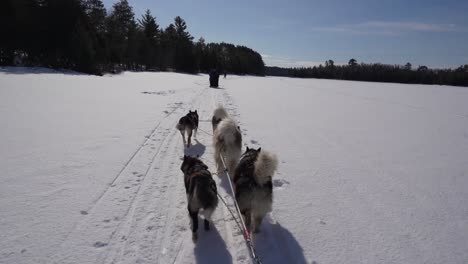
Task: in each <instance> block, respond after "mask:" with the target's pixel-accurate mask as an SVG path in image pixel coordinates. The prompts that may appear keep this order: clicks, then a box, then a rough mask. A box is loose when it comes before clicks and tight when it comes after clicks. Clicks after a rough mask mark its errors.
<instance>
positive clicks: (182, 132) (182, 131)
mask: <svg viewBox="0 0 468 264" xmlns="http://www.w3.org/2000/svg"><path fill="white" fill-rule="evenodd" d="M180 134H181V135H182V141H183V142H184V147H185V131H184V130H183V129H181V130H180Z"/></svg>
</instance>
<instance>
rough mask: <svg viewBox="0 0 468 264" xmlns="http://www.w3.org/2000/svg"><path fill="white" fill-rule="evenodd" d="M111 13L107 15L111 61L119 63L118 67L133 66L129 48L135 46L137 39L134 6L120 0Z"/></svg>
mask: <svg viewBox="0 0 468 264" xmlns="http://www.w3.org/2000/svg"><path fill="white" fill-rule="evenodd" d="M112 8H113V9H112V12H111V14H110V15H109V16H108V17H107V23H106V24H107V25H106V27H107V43H108V49H109V53H110V61H111V63H113V64H117V69H116V70H120V69H121V68H128V67H131V64H132V63H131V61H130V57H131V56H132V54H131V52H130V50H129V48H133V47H134V46H136V45H135V43H132V42H133V41H136V37H135V36H136V34H135V32H136V30H135V28H136V23H135V19H134V14H133V10H132V7H131V6H130V5H129V4H128V1H127V0H120V1H119V2H117V3H115V4H114V5H113V7H112Z"/></svg>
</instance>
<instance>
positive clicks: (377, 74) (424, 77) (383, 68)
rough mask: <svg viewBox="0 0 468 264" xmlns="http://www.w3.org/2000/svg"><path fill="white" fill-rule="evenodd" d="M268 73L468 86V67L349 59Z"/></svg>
mask: <svg viewBox="0 0 468 264" xmlns="http://www.w3.org/2000/svg"><path fill="white" fill-rule="evenodd" d="M265 71H266V75H272V76H287V77H298V78H320V79H338V80H353V81H371V82H392V83H412V84H439V85H455V86H468V64H467V65H462V66H460V67H458V68H456V69H430V68H428V67H426V66H418V67H417V68H415V69H413V67H412V65H411V63H406V64H405V65H388V64H381V63H374V64H366V63H358V62H357V61H356V60H355V59H350V60H349V62H348V64H347V65H335V63H334V61H333V60H327V61H326V62H325V65H322V64H320V65H319V66H314V67H302V68H281V67H266V70H265Z"/></svg>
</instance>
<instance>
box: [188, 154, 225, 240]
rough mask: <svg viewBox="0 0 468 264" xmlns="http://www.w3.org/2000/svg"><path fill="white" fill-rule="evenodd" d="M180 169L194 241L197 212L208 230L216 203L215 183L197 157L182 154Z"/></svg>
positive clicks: (195, 238) (196, 228)
mask: <svg viewBox="0 0 468 264" xmlns="http://www.w3.org/2000/svg"><path fill="white" fill-rule="evenodd" d="M180 169H181V170H182V172H183V173H184V183H185V192H186V194H187V202H188V205H187V209H188V212H189V215H190V219H191V221H190V222H191V225H192V240H193V242H196V241H197V238H198V235H197V230H198V213H199V212H200V213H201V214H202V215H203V216H204V227H205V230H210V222H209V221H210V220H211V215H212V214H213V211H214V210H215V208H216V206H217V205H218V196H217V189H216V183H215V181H214V180H213V177H212V176H211V173H210V172H209V171H208V167H207V166H206V165H205V164H204V163H203V162H202V161H201V160H199V159H198V158H195V157H190V156H184V161H183V162H182V165H181V166H180Z"/></svg>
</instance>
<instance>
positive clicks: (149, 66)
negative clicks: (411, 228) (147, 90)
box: [0, 0, 265, 75]
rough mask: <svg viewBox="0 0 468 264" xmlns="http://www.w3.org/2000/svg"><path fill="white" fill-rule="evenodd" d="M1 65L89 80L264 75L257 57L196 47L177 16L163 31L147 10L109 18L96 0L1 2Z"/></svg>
mask: <svg viewBox="0 0 468 264" xmlns="http://www.w3.org/2000/svg"><path fill="white" fill-rule="evenodd" d="M0 23H1V25H2V27H0V35H1V36H2V37H1V40H0V65H3V66H5V65H24V66H45V67H50V68H63V69H72V70H77V71H81V72H85V73H91V74H102V73H104V72H119V71H123V70H155V71H165V70H173V71H181V72H189V73H196V72H208V71H210V70H211V69H218V70H219V71H227V72H230V73H234V74H254V75H264V70H265V65H264V63H263V60H262V57H261V56H260V54H259V53H257V52H256V51H254V50H252V49H249V48H247V47H244V46H236V45H233V44H228V43H205V40H204V39H203V38H200V39H199V40H197V41H196V42H194V40H193V39H194V38H193V36H192V35H191V34H190V33H189V32H188V30H187V23H186V22H185V21H184V20H183V19H182V18H181V17H179V16H177V17H176V18H175V19H174V22H173V23H171V24H170V25H169V26H167V27H166V28H162V27H161V26H160V25H159V24H158V23H157V20H156V17H155V16H153V15H152V14H151V11H150V10H147V11H146V13H145V14H143V15H142V17H141V18H138V19H136V18H135V15H134V12H133V9H132V7H131V6H130V5H129V3H128V1H127V0H120V1H118V2H117V3H115V4H114V5H113V6H112V8H111V10H110V12H109V13H108V12H107V11H106V8H105V7H104V4H103V2H102V1H101V0H3V1H1V3H0Z"/></svg>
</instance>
